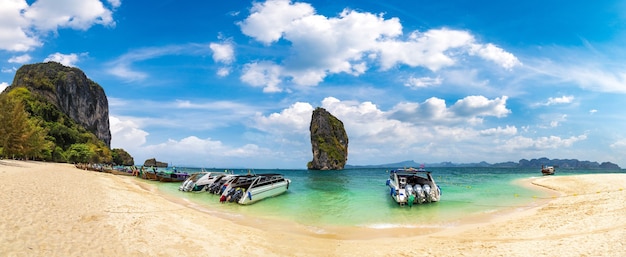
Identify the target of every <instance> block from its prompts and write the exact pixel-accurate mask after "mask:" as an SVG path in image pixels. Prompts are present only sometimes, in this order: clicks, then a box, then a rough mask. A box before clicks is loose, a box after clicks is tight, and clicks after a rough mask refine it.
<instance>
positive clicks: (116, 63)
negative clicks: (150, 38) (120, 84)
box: [106, 44, 210, 81]
mask: <svg viewBox="0 0 626 257" xmlns="http://www.w3.org/2000/svg"><path fill="white" fill-rule="evenodd" d="M208 49H210V48H208V47H207V46H206V45H202V44H183V45H170V46H163V47H146V48H141V49H135V50H132V51H130V52H128V53H125V54H123V55H121V56H120V57H118V58H116V59H115V60H113V61H111V62H109V63H107V64H106V65H107V66H108V68H107V72H108V73H109V74H111V75H114V76H116V77H119V78H121V79H124V80H127V81H141V80H144V79H146V78H148V77H149V74H148V73H147V72H143V71H137V70H135V69H133V67H132V66H133V64H134V63H135V62H140V61H144V60H150V59H153V58H158V57H161V56H167V55H204V54H206V53H207V52H208V51H209V50H208Z"/></svg>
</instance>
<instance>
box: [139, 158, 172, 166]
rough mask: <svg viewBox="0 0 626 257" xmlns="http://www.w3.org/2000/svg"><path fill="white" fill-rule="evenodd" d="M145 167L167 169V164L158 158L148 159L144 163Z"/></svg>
mask: <svg viewBox="0 0 626 257" xmlns="http://www.w3.org/2000/svg"><path fill="white" fill-rule="evenodd" d="M143 166H145V167H157V168H167V163H166V162H160V161H157V160H156V158H151V159H147V160H146V161H145V162H143Z"/></svg>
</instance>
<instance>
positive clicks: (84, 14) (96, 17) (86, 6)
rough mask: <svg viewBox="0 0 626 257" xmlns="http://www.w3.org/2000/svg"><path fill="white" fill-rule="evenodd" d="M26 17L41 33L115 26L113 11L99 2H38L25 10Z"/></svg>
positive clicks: (54, 0) (75, 0)
mask: <svg viewBox="0 0 626 257" xmlns="http://www.w3.org/2000/svg"><path fill="white" fill-rule="evenodd" d="M24 17H25V18H27V19H28V20H29V21H31V22H32V26H34V27H35V28H36V29H37V30H39V31H56V30H57V28H72V29H79V30H87V29H89V28H90V27H91V26H93V25H96V24H100V25H105V26H115V21H114V20H113V17H112V12H111V10H109V9H107V8H106V7H105V6H104V5H103V4H102V2H100V1H99V0H38V1H36V2H34V3H33V4H32V5H31V6H30V7H28V8H26V9H25V11H24Z"/></svg>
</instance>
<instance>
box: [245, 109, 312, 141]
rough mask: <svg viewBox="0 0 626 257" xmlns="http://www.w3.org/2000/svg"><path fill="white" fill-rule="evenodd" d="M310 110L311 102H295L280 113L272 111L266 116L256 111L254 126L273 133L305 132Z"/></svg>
mask: <svg viewBox="0 0 626 257" xmlns="http://www.w3.org/2000/svg"><path fill="white" fill-rule="evenodd" d="M312 112H313V106H311V104H309V103H302V102H296V103H294V104H293V105H291V106H290V107H289V108H287V109H284V110H283V111H281V112H280V113H272V114H270V115H269V116H267V117H265V116H262V115H261V114H260V113H257V115H256V117H255V125H254V127H255V128H257V129H259V130H262V131H265V132H271V133H274V134H282V133H298V134H300V133H306V132H307V131H308V127H309V125H310V123H311V115H312ZM307 134H308V133H307Z"/></svg>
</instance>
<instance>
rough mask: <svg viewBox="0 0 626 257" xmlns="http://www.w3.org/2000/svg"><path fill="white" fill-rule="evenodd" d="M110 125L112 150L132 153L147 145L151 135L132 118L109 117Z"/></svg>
mask: <svg viewBox="0 0 626 257" xmlns="http://www.w3.org/2000/svg"><path fill="white" fill-rule="evenodd" d="M109 124H110V125H109V126H110V128H111V147H112V148H123V149H125V150H126V151H130V150H131V149H137V148H138V147H140V146H142V145H143V144H145V143H146V137H147V136H148V135H149V133H148V132H146V131H144V130H142V129H141V128H140V127H139V125H138V124H137V123H136V122H135V121H133V120H132V119H131V118H125V117H116V116H109Z"/></svg>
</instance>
